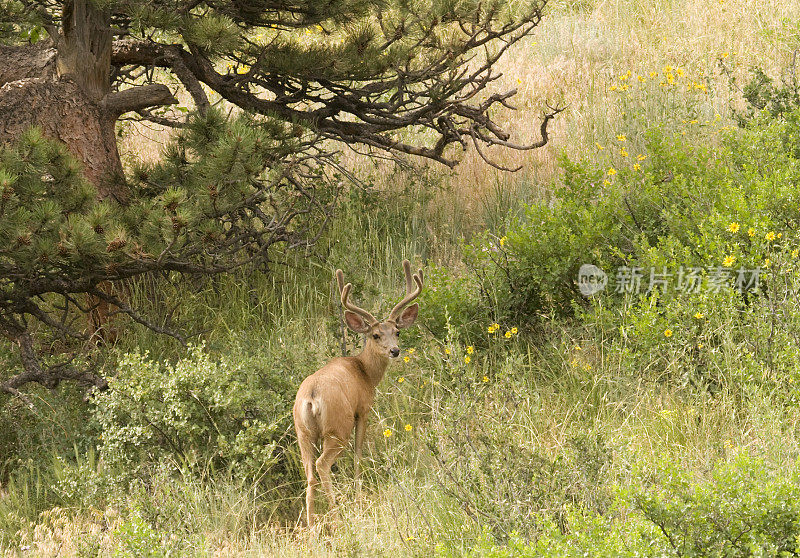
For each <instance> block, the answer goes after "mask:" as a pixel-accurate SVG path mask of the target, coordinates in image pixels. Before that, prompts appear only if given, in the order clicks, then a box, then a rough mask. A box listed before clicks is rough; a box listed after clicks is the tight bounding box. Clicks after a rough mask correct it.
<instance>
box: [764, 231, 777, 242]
mask: <svg viewBox="0 0 800 558" xmlns="http://www.w3.org/2000/svg"><path fill="white" fill-rule="evenodd" d="M764 238H766V239H767V240H769V241H770V242H772V241H773V240H775V233H774V232H772V231H769V232H768V233H767V234H766V236H765V237H764Z"/></svg>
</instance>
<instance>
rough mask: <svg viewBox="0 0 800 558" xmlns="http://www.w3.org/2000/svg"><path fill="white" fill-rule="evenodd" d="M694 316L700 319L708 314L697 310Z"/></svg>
mask: <svg viewBox="0 0 800 558" xmlns="http://www.w3.org/2000/svg"><path fill="white" fill-rule="evenodd" d="M694 317H695V318H697V319H698V320H702V319H703V318H705V317H706V315H705V314H703V313H702V312H695V315H694Z"/></svg>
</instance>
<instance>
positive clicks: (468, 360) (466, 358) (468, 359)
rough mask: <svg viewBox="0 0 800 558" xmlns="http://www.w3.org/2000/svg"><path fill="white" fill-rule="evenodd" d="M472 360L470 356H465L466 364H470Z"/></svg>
mask: <svg viewBox="0 0 800 558" xmlns="http://www.w3.org/2000/svg"><path fill="white" fill-rule="evenodd" d="M471 360H472V359H471V358H469V356H465V357H464V363H465V364H469V363H470V361H471Z"/></svg>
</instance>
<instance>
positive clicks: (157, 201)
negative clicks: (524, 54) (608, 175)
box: [0, 0, 558, 395]
mask: <svg viewBox="0 0 800 558" xmlns="http://www.w3.org/2000/svg"><path fill="white" fill-rule="evenodd" d="M543 5H544V0H532V1H530V0H529V1H528V2H527V3H526V2H521V3H507V2H504V1H498V0H490V1H489V2H486V1H485V0H426V1H422V2H408V1H407V0H382V1H368V0H327V1H320V0H218V1H217V0H215V1H209V0H0V43H3V44H0V122H2V125H0V332H2V333H3V334H4V335H5V336H6V337H7V338H9V339H10V340H11V341H12V342H13V343H14V344H15V345H16V346H17V347H18V352H19V355H20V359H21V362H22V366H23V372H22V373H20V374H16V375H13V376H11V377H9V378H7V379H5V380H4V381H2V382H0V390H3V391H6V392H9V393H14V394H18V395H21V393H20V392H19V388H20V387H21V386H23V385H24V384H26V383H28V382H31V381H35V382H39V383H42V384H44V385H48V386H53V385H56V384H57V383H58V382H59V381H61V380H63V379H77V380H80V381H83V382H86V383H89V384H93V385H96V386H99V387H103V386H104V385H105V381H104V380H103V378H101V377H100V376H98V375H96V374H95V373H93V372H90V371H86V370H83V369H78V368H77V367H75V366H73V365H72V364H71V363H70V362H69V361H62V362H58V363H56V364H50V365H48V366H45V365H43V364H42V359H40V358H39V356H38V355H37V352H36V350H35V343H34V341H33V339H32V333H31V332H32V331H34V330H38V329H40V328H41V327H42V325H44V326H46V328H47V329H49V330H50V331H54V332H56V333H58V334H59V335H61V336H63V337H65V338H68V337H69V338H78V339H83V338H85V337H86V335H87V334H86V333H85V332H83V331H82V330H81V328H80V327H76V325H75V324H74V323H73V322H72V320H74V319H75V318H74V317H75V315H76V314H80V313H81V312H87V311H91V310H92V309H93V306H97V305H110V306H111V307H113V308H114V309H115V311H120V312H123V313H126V314H129V315H130V316H131V317H132V318H133V319H134V320H137V321H139V322H140V323H143V324H144V325H147V326H148V327H151V328H153V329H155V330H159V329H160V328H159V327H158V326H157V325H155V324H152V323H149V322H148V321H147V319H146V318H145V317H143V316H141V315H139V313H137V312H136V311H135V309H133V308H131V307H130V306H128V304H127V303H126V302H125V300H123V299H122V298H120V297H118V296H116V295H115V294H114V290H113V289H112V288H109V285H113V284H114V283H116V282H119V281H122V280H124V279H128V278H132V277H136V276H139V275H142V274H145V273H151V272H177V273H197V274H211V273H221V272H225V271H229V270H231V269H234V268H236V267H238V266H241V265H244V264H246V263H248V262H253V261H264V260H268V259H269V258H270V257H271V255H272V254H273V253H274V252H275V250H276V249H277V247H279V246H280V249H281V250H285V249H287V248H289V247H293V246H304V245H307V244H308V243H310V242H313V239H314V238H315V236H316V235H317V234H318V231H319V228H320V227H321V226H323V225H324V223H325V222H326V220H327V218H328V217H329V215H330V208H331V204H332V203H333V201H334V200H335V196H336V190H337V188H336V185H335V181H332V180H330V178H331V176H330V174H331V173H330V169H331V168H333V167H332V166H330V164H329V163H330V162H331V153H330V151H329V148H330V146H333V145H336V143H337V142H343V143H346V144H350V145H361V146H363V147H364V148H365V150H366V151H367V152H368V153H373V154H374V153H376V152H383V153H384V154H387V153H388V154H389V155H392V156H406V155H412V156H418V157H422V158H427V159H430V160H434V161H437V162H439V163H442V164H444V165H447V166H450V167H452V166H454V165H455V164H457V162H458V160H459V157H460V155H461V153H463V151H464V149H465V148H466V147H467V146H468V145H469V144H474V145H475V146H476V148H479V147H480V146H481V145H482V146H491V145H501V146H506V147H510V148H516V149H532V148H536V147H540V146H542V145H544V144H545V143H546V142H547V124H548V122H549V121H550V120H551V119H552V117H553V116H554V115H555V114H556V113H557V112H558V111H557V110H554V111H552V112H550V113H549V114H546V115H545V116H544V118H543V120H542V125H541V133H542V138H541V140H540V141H539V142H537V143H535V144H533V145H518V144H515V143H514V142H513V141H512V140H511V135H510V134H509V133H508V132H507V131H505V130H503V129H502V128H501V127H500V126H499V125H498V124H497V123H495V122H494V121H493V120H492V113H493V111H494V109H495V108H496V107H497V106H498V105H505V106H509V105H508V101H509V99H510V98H511V97H512V96H513V95H514V93H515V91H514V90H512V91H507V92H503V93H496V92H490V91H489V90H490V85H491V84H493V82H495V81H496V79H497V77H498V74H497V72H496V71H495V70H494V67H495V64H496V62H497V61H498V60H499V58H500V57H501V56H502V55H503V54H504V53H505V52H506V51H507V50H508V49H509V48H510V47H512V46H513V45H514V44H516V43H518V42H519V41H520V40H521V39H523V38H524V37H526V36H527V35H529V34H530V33H531V32H532V31H533V29H534V28H535V27H536V25H537V24H538V23H539V21H540V19H541V17H542V8H543ZM182 93H185V94H187V95H188V96H189V97H191V99H192V100H193V104H194V106H193V107H191V110H187V109H186V108H183V107H177V106H176V105H177V99H176V97H180V96H181V94H182ZM212 101H214V103H213V104H212ZM218 105H219V106H226V105H227V106H231V105H233V106H235V107H237V109H238V110H237V111H235V113H236V114H237V115H238V116H236V117H226V116H224V114H226V112H227V113H228V114H230V111H223V110H220V109H219V108H213V107H217V106H218ZM123 114H125V115H128V116H130V115H132V114H133V115H135V116H136V118H139V119H144V120H150V121H154V122H157V123H159V124H163V125H167V126H172V127H175V128H177V129H179V132H178V133H177V135H176V137H175V139H174V141H173V142H172V143H171V144H170V146H169V147H168V149H167V151H166V153H165V154H164V158H163V160H162V161H161V162H159V163H158V164H154V165H141V166H139V167H137V168H133V169H127V170H125V169H123V166H122V164H121V162H120V158H119V153H118V151H117V135H116V131H115V127H116V123H117V121H118V119H119V117H120V116H121V115H123ZM478 152H479V153H482V152H481V151H480V148H479V149H478ZM86 295H89V296H90V297H91V298H89V300H90V301H94V302H90V303H88V306H87V303H86V300H87V299H86ZM34 324H37V325H36V326H35V327H34ZM175 335H178V334H175Z"/></svg>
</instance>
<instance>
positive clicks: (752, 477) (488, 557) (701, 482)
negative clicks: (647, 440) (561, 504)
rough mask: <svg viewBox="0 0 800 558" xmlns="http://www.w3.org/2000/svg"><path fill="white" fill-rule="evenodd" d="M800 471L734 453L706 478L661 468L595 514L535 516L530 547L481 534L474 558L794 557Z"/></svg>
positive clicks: (799, 526)
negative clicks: (536, 529) (555, 517)
mask: <svg viewBox="0 0 800 558" xmlns="http://www.w3.org/2000/svg"><path fill="white" fill-rule="evenodd" d="M648 467H650V465H648ZM798 481H800V467H798V464H797V463H795V464H793V466H792V467H791V468H790V469H789V470H788V471H783V470H781V469H776V468H774V467H773V466H770V465H768V464H766V463H765V462H764V461H763V460H761V459H758V458H754V457H751V456H750V455H749V454H747V453H746V452H741V453H739V454H738V455H737V456H736V457H735V458H734V459H732V460H731V461H729V462H721V463H718V464H717V465H716V466H715V467H714V468H713V470H712V471H711V473H710V474H709V476H708V478H701V477H698V475H697V474H695V473H692V472H689V470H687V469H686V468H685V465H683V464H677V463H667V464H665V465H663V466H661V467H660V468H658V469H657V470H656V471H654V472H652V473H648V474H646V475H645V476H644V484H645V486H643V487H641V488H638V489H634V490H627V491H619V494H618V497H617V499H616V501H615V502H614V505H613V507H612V508H610V509H609V510H608V512H607V513H605V514H598V513H596V512H594V511H591V510H588V509H587V508H585V507H577V506H572V507H570V508H569V510H568V511H567V512H566V514H565V521H564V522H563V523H559V522H556V521H554V520H553V519H552V518H548V517H546V516H541V515H539V520H538V526H539V532H538V533H537V536H536V539H535V541H533V542H530V541H527V540H525V539H523V538H521V537H520V536H518V535H515V536H513V537H511V539H510V540H508V541H506V543H505V544H503V545H498V544H497V543H496V538H495V537H493V536H492V534H491V533H490V531H488V530H487V531H485V532H484V535H483V536H482V537H481V538H480V539H479V541H478V543H477V545H476V547H475V548H474V549H473V551H472V554H471V555H472V556H476V557H478V556H480V557H484V558H505V557H511V556H525V557H534V556H541V557H547V558H555V557H559V558H560V557H567V556H570V557H572V556H576V557H577V556H603V557H630V558H633V557H644V556H651V557H654V558H655V557H669V556H676V557H677V556H687V557H688V556H698V557H699V556H702V557H714V556H719V557H723V556H724V557H729V558H737V557H749V556H796V555H797V553H798V552H800V484H799V483H798Z"/></svg>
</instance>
